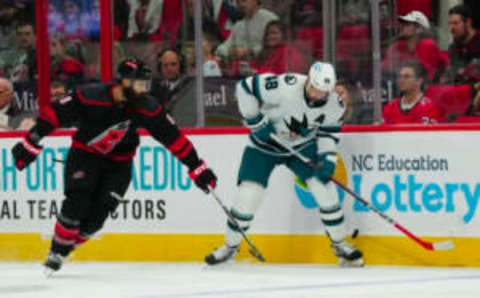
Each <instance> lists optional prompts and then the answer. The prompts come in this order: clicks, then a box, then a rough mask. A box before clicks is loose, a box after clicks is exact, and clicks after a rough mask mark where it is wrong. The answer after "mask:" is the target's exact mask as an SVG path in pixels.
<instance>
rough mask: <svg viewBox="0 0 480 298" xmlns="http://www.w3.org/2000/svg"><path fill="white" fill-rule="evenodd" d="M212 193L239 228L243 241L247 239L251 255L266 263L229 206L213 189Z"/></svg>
mask: <svg viewBox="0 0 480 298" xmlns="http://www.w3.org/2000/svg"><path fill="white" fill-rule="evenodd" d="M210 192H211V194H212V196H213V198H214V199H215V201H217V203H218V205H220V207H222V209H223V211H224V212H225V214H226V215H227V217H228V219H229V220H230V222H231V223H233V225H234V226H235V227H237V229H238V232H239V233H240V234H241V235H242V237H243V239H245V241H247V243H248V245H249V246H250V249H249V250H248V251H249V252H250V254H251V255H252V256H254V257H255V258H256V259H257V260H259V261H260V262H265V258H264V257H263V256H262V254H261V253H260V251H259V250H258V248H257V247H256V246H255V244H253V242H252V241H251V240H250V238H248V236H247V235H246V234H245V232H244V231H243V230H242V228H241V227H240V224H239V223H238V221H237V220H236V219H235V217H233V216H232V214H231V213H230V211H229V210H228V208H227V206H225V204H223V202H222V200H221V199H220V197H219V196H218V195H217V193H216V192H215V191H214V190H213V189H210Z"/></svg>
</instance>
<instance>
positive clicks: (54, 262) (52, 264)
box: [43, 252, 65, 277]
mask: <svg viewBox="0 0 480 298" xmlns="http://www.w3.org/2000/svg"><path fill="white" fill-rule="evenodd" d="M64 260H65V257H63V256H62V255H60V254H56V253H53V252H50V253H49V254H48V256H47V259H46V260H45V263H43V266H45V268H44V271H43V272H44V274H45V276H46V277H50V276H52V275H53V273H55V272H57V271H58V270H60V268H61V267H62V265H63V261H64Z"/></svg>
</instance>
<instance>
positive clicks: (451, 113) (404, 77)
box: [0, 0, 480, 130]
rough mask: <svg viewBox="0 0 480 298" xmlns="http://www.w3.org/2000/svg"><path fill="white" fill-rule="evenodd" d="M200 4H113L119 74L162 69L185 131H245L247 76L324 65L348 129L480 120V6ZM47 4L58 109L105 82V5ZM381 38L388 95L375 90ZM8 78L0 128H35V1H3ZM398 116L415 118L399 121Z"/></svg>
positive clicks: (423, 0) (259, 0) (176, 0)
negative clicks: (71, 94)
mask: <svg viewBox="0 0 480 298" xmlns="http://www.w3.org/2000/svg"><path fill="white" fill-rule="evenodd" d="M197 1H200V2H201V10H200V13H199V10H198V9H197V10H195V7H194V6H195V1H193V0H113V1H112V12H113V16H112V17H113V36H114V42H113V45H112V47H113V61H114V64H115V63H118V62H119V61H121V60H122V59H124V58H126V57H129V56H134V57H137V58H140V59H142V60H143V61H145V62H146V63H147V64H148V65H149V66H150V67H151V68H152V70H154V75H155V77H154V85H155V87H154V91H153V92H154V95H155V96H156V97H157V98H158V100H159V101H161V102H162V104H164V105H165V106H166V108H167V109H168V110H169V111H170V112H171V113H172V114H174V117H175V118H176V119H177V120H178V123H179V124H180V126H182V127H198V126H238V125H241V121H240V117H239V114H238V111H236V105H235V99H234V98H233V86H234V84H235V82H236V81H237V80H238V79H239V78H242V77H245V76H249V75H254V74H261V73H273V74H281V73H285V72H297V73H302V74H306V72H307V71H308V68H309V65H310V64H311V63H312V62H313V61H315V60H323V61H330V62H332V63H333V64H334V65H335V67H336V70H337V77H338V82H337V87H336V91H337V93H338V94H339V95H340V96H341V97H342V98H343V99H344V100H345V102H346V107H347V109H346V114H345V118H344V119H345V124H348V125H358V124H364V125H379V124H382V123H386V124H406V123H408V124H413V123H416V124H422V125H425V124H435V123H475V122H480V93H479V92H478V90H479V89H480V84H479V83H480V35H479V34H480V33H479V30H478V25H479V21H480V20H479V18H480V15H479V14H480V10H479V9H478V8H479V6H480V3H478V1H467V0H465V1H454V0H438V1H433V0H415V1H413V0H377V1H369V0H338V1H331V0H197ZM373 2H375V3H376V4H378V7H377V10H376V11H377V12H378V15H377V16H376V18H375V16H374V15H373V13H372V11H373V10H372V5H373V4H372V3H373ZM48 3H49V9H48V34H49V42H50V61H51V68H50V75H51V77H50V78H49V80H50V87H51V98H50V100H57V99H59V98H61V97H62V96H63V95H65V94H66V92H67V91H68V90H69V89H72V88H74V87H75V86H78V85H81V84H84V83H89V82H95V81H99V80H100V79H101V75H100V68H101V63H102V61H103V60H102V53H101V50H100V49H101V47H100V40H101V34H100V31H101V30H100V17H101V15H102V13H101V11H100V1H99V0H63V1H62V0H49V2H48ZM196 17H200V18H201V33H202V34H201V36H198V34H197V35H196V34H195V24H196V21H197V20H196ZM197 23H198V22H197ZM197 26H198V25H197ZM373 29H378V30H377V31H379V33H380V34H379V36H375V35H374V32H375V31H376V30H373ZM376 39H377V41H379V42H380V59H379V62H380V64H379V67H380V68H379V69H380V72H381V76H380V78H381V80H380V85H379V86H380V87H376V85H375V84H374V83H375V82H374V72H375V58H374V57H375V55H376V52H375V47H374V45H375V40H376ZM198 51H200V52H201V53H200V55H201V57H202V58H203V59H202V60H203V61H202V63H201V64H200V63H198V61H196V60H197V59H198V57H199V53H198ZM197 67H201V68H202V69H201V73H202V74H203V76H202V77H198V73H200V72H199V71H198V69H197ZM0 77H1V78H2V79H0V129H2V130H11V129H26V128H29V127H30V126H31V125H32V123H33V121H34V120H33V119H34V117H35V116H36V114H37V113H38V109H39V106H38V96H37V89H38V84H39V83H41V79H42V78H40V79H39V78H38V71H37V52H36V20H35V1H33V0H0ZM196 80H202V85H203V88H202V89H203V90H202V92H201V93H203V94H200V92H198V90H197V87H198V84H197V83H196ZM375 88H377V89H378V88H380V89H381V90H376V89H375ZM375 91H379V92H375ZM376 93H377V94H380V98H375V96H374V94H376ZM198 96H200V97H201V100H200V101H199V100H198ZM199 102H200V103H201V104H203V110H204V113H205V114H204V117H203V116H202V117H199V115H198V113H199V112H198V111H199V109H198V106H197V105H198V103H199ZM375 102H380V104H381V114H379V113H378V112H375V109H374V105H375ZM393 109H399V111H401V112H402V113H405V114H406V115H407V114H408V117H405V118H404V119H401V120H398V119H392V118H391V117H390V116H389V115H391V113H392V110H393ZM425 115H428V119H429V120H428V121H425V120H424V119H426V118H425ZM199 119H202V121H201V122H199ZM432 119H433V121H432Z"/></svg>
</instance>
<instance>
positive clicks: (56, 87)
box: [50, 81, 67, 102]
mask: <svg viewBox="0 0 480 298" xmlns="http://www.w3.org/2000/svg"><path fill="white" fill-rule="evenodd" d="M65 95H67V86H66V85H65V83H64V82H62V81H52V82H51V83H50V100H51V101H52V102H54V101H57V100H59V99H62V98H64V97H65Z"/></svg>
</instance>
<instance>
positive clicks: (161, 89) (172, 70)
mask: <svg viewBox="0 0 480 298" xmlns="http://www.w3.org/2000/svg"><path fill="white" fill-rule="evenodd" d="M184 60H185V59H184V57H183V55H182V54H180V53H179V52H178V51H176V50H173V49H166V50H163V51H161V52H160V53H159V54H158V60H157V68H158V69H157V71H158V73H159V74H160V78H157V79H154V80H153V85H152V94H153V95H154V96H155V97H156V98H157V99H158V100H159V101H160V103H161V104H163V105H164V106H165V108H166V109H167V111H170V112H171V110H172V109H173V106H174V100H173V98H174V96H175V94H176V93H178V92H179V91H180V90H181V89H182V88H183V87H184V86H185V85H186V84H187V82H188V81H189V79H188V77H187V76H186V75H185V61H184Z"/></svg>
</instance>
